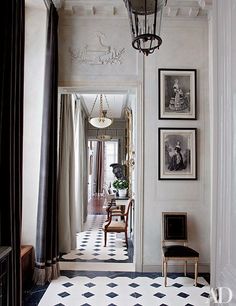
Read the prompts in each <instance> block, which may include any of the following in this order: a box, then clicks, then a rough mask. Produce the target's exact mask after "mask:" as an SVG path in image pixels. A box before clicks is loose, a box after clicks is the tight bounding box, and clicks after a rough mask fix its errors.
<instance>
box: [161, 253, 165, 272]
mask: <svg viewBox="0 0 236 306" xmlns="http://www.w3.org/2000/svg"><path fill="white" fill-rule="evenodd" d="M161 275H162V276H164V257H163V256H162V265H161Z"/></svg>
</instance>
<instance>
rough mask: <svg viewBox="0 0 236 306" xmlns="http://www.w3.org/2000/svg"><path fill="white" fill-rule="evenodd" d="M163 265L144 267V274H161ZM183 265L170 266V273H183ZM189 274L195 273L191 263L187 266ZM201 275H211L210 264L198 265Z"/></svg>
mask: <svg viewBox="0 0 236 306" xmlns="http://www.w3.org/2000/svg"><path fill="white" fill-rule="evenodd" d="M161 270H162V267H161V265H143V272H161ZM183 270H184V269H183V265H180V264H178V265H176V264H168V272H171V273H181V272H183ZM187 272H194V265H193V264H191V263H189V264H188V266H187ZM198 272H199V273H209V272H210V264H209V263H202V264H201V263H199V265H198Z"/></svg>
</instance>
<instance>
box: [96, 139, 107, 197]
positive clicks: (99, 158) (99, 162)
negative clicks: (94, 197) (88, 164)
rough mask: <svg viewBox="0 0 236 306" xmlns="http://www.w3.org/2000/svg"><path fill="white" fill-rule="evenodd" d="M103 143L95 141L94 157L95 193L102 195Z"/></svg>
mask: <svg viewBox="0 0 236 306" xmlns="http://www.w3.org/2000/svg"><path fill="white" fill-rule="evenodd" d="M104 150H105V146H104V141H97V144H96V155H95V173H94V179H95V193H96V194H101V193H103V185H104V154H105V153H104Z"/></svg>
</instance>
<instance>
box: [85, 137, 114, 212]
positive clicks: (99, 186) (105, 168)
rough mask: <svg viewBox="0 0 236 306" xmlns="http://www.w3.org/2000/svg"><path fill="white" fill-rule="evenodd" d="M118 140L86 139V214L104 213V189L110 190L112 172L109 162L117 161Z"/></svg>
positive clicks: (112, 177)
mask: <svg viewBox="0 0 236 306" xmlns="http://www.w3.org/2000/svg"><path fill="white" fill-rule="evenodd" d="M118 148H119V140H118V139H114V140H113V139H111V140H107V141H102V140H88V214H89V215H99V214H100V215H102V214H104V208H103V207H104V205H105V203H104V202H105V198H104V192H105V189H106V190H109V191H110V192H111V190H112V182H113V181H114V174H113V173H112V171H111V170H112V169H111V166H110V165H111V164H113V163H118V155H119V152H118V151H119V150H118Z"/></svg>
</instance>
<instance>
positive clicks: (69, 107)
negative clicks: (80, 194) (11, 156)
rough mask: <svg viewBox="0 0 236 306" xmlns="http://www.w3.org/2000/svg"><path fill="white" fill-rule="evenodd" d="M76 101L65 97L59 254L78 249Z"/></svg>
mask: <svg viewBox="0 0 236 306" xmlns="http://www.w3.org/2000/svg"><path fill="white" fill-rule="evenodd" d="M75 119H76V117H75V101H74V99H72V95H71V94H67V95H61V104H60V132H59V169H58V205H59V251H60V252H62V253H68V252H70V251H71V250H74V249H75V248H76V209H75V188H76V186H75V168H76V165H75Z"/></svg>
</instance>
